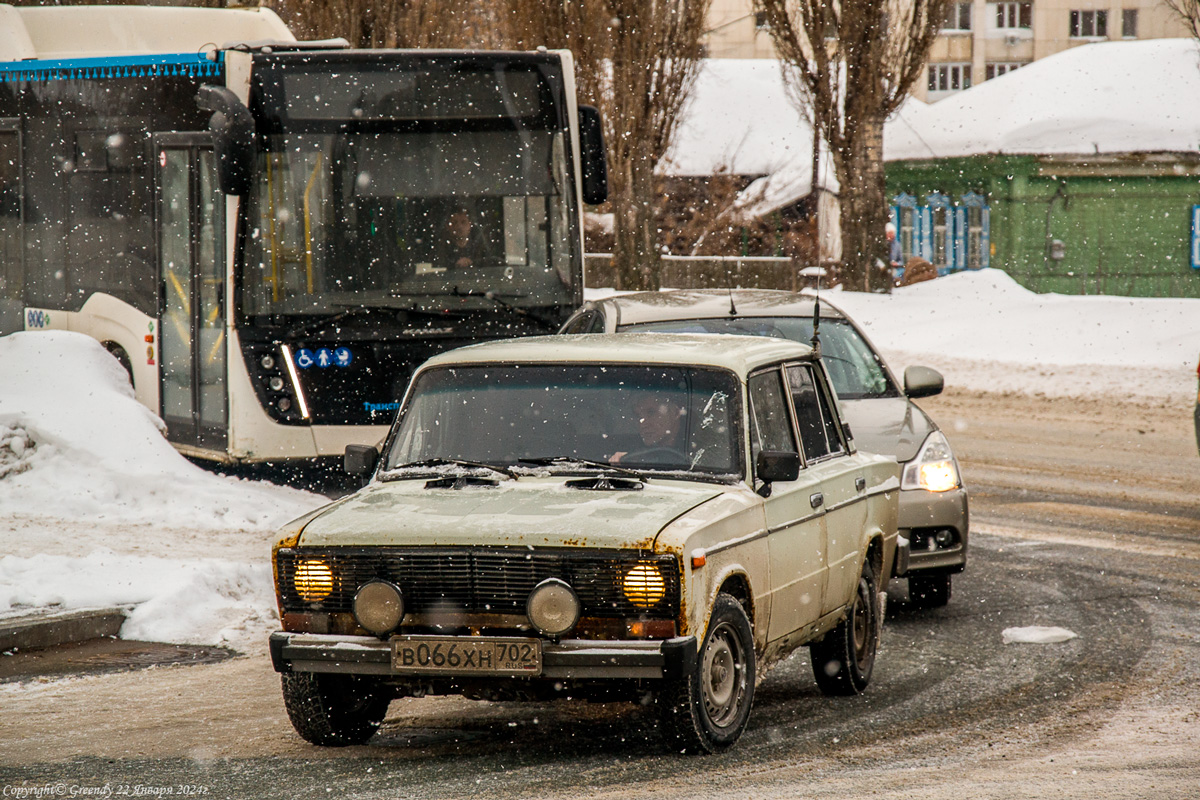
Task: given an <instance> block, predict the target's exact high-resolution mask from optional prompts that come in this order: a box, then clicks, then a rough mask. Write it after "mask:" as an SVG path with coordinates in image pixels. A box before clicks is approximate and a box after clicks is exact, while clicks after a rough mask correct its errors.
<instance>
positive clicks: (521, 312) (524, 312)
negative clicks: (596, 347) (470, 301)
mask: <svg viewBox="0 0 1200 800" xmlns="http://www.w3.org/2000/svg"><path fill="white" fill-rule="evenodd" d="M450 295H451V296H452V297H482V298H483V299H484V300H491V301H492V302H493V303H495V304H496V305H498V306H499V307H500V308H503V309H506V310H508V311H511V312H513V313H514V314H516V315H518V316H521V317H528V318H529V319H531V320H533V321H534V322H536V323H538V324H539V325H541V326H542V327H543V328H545V329H547V330H551V331H558V327H559V325H558V323H557V322H555V321H554V320H552V319H546V318H545V317H543V316H542V315H541V314H535V313H533V312H532V311H530V310H529V309H527V308H521V307H520V306H518V305H514V304H512V303H510V302H508V301H507V300H505V299H504V298H503V296H502V295H500V294H498V293H497V292H493V291H491V290H488V291H486V292H479V291H476V290H474V289H468V290H467V291H465V292H464V291H462V290H461V289H459V288H458V287H457V286H455V287H454V288H453V289H451V290H450ZM509 296H510V297H528V295H523V294H519V295H509Z"/></svg>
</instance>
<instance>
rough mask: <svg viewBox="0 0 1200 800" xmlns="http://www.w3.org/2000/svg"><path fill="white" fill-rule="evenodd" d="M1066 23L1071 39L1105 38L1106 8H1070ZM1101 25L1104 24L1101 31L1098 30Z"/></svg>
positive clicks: (1106, 31)
mask: <svg viewBox="0 0 1200 800" xmlns="http://www.w3.org/2000/svg"><path fill="white" fill-rule="evenodd" d="M1067 24H1068V28H1069V31H1070V35H1071V38H1072V39H1107V38H1108V9H1107V8H1081V9H1071V12H1070V17H1069V18H1068V23H1067ZM1101 25H1103V26H1104V32H1103V33H1099V32H1098V31H1099V29H1100V26H1101Z"/></svg>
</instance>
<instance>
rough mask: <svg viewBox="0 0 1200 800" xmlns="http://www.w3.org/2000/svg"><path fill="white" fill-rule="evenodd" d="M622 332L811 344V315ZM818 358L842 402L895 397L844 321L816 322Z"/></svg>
mask: <svg viewBox="0 0 1200 800" xmlns="http://www.w3.org/2000/svg"><path fill="white" fill-rule="evenodd" d="M621 331H656V332H658V333H734V334H740V335H742V336H774V337H776V338H779V339H790V340H792V341H793V342H800V343H801V344H809V343H810V342H812V318H810V317H733V318H721V319H676V320H664V321H662V322H644V323H638V324H633V325H624V326H622V327H621ZM821 357H822V360H823V361H824V362H825V367H826V368H827V369H828V370H829V377H830V380H832V381H833V390H834V391H835V392H837V395H838V397H840V398H841V399H843V400H862V399H865V398H871V397H898V396H899V391H898V390H897V389H896V387H895V386H894V385H893V384H892V382H891V381H890V380H888V377H887V373H886V372H884V370H883V365H882V364H881V362H880V359H879V356H877V355H876V354H875V351H874V350H872V349H871V348H870V346H869V345H868V344H867V342H866V340H865V339H863V338H862V336H860V335H859V333H858V331H856V330H855V329H854V326H853V325H851V324H850V323H849V322H847V321H846V320H844V319H828V318H825V319H822V320H821Z"/></svg>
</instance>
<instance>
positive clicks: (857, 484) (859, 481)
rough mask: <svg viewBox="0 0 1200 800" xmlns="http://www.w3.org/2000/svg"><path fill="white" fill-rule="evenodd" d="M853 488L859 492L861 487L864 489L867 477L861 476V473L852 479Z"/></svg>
mask: <svg viewBox="0 0 1200 800" xmlns="http://www.w3.org/2000/svg"><path fill="white" fill-rule="evenodd" d="M854 488H855V489H858V490H859V491H860V492H861V491H862V490H863V489H866V488H867V479H866V478H864V477H862V476H861V475H860V476H859V477H857V478H855V479H854Z"/></svg>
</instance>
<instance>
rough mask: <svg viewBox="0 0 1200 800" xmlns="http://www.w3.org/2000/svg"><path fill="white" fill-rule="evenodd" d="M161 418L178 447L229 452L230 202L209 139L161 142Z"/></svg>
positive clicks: (163, 138) (175, 137)
mask: <svg viewBox="0 0 1200 800" xmlns="http://www.w3.org/2000/svg"><path fill="white" fill-rule="evenodd" d="M154 157H155V169H156V176H157V178H156V181H155V185H156V188H157V198H156V210H157V214H156V220H157V229H158V269H159V278H160V298H161V299H160V303H159V312H160V313H159V319H160V322H159V326H158V340H159V341H158V347H159V360H160V365H161V366H160V376H161V378H160V380H161V390H162V392H161V397H162V418H163V421H164V422H166V423H167V437H168V438H169V439H170V440H171V442H173V443H175V444H180V445H185V446H192V447H198V448H203V449H206V450H224V449H225V446H226V442H227V431H228V420H229V417H228V405H229V404H228V399H227V393H226V368H225V359H226V341H225V258H224V252H225V249H224V246H223V242H224V238H225V237H224V219H225V217H224V211H225V203H224V199H225V197H224V195H222V194H221V192H220V190H219V189H218V188H217V185H216V176H215V174H214V165H213V151H212V140H211V137H209V136H208V135H207V134H157V135H156V136H155V137H154Z"/></svg>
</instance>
